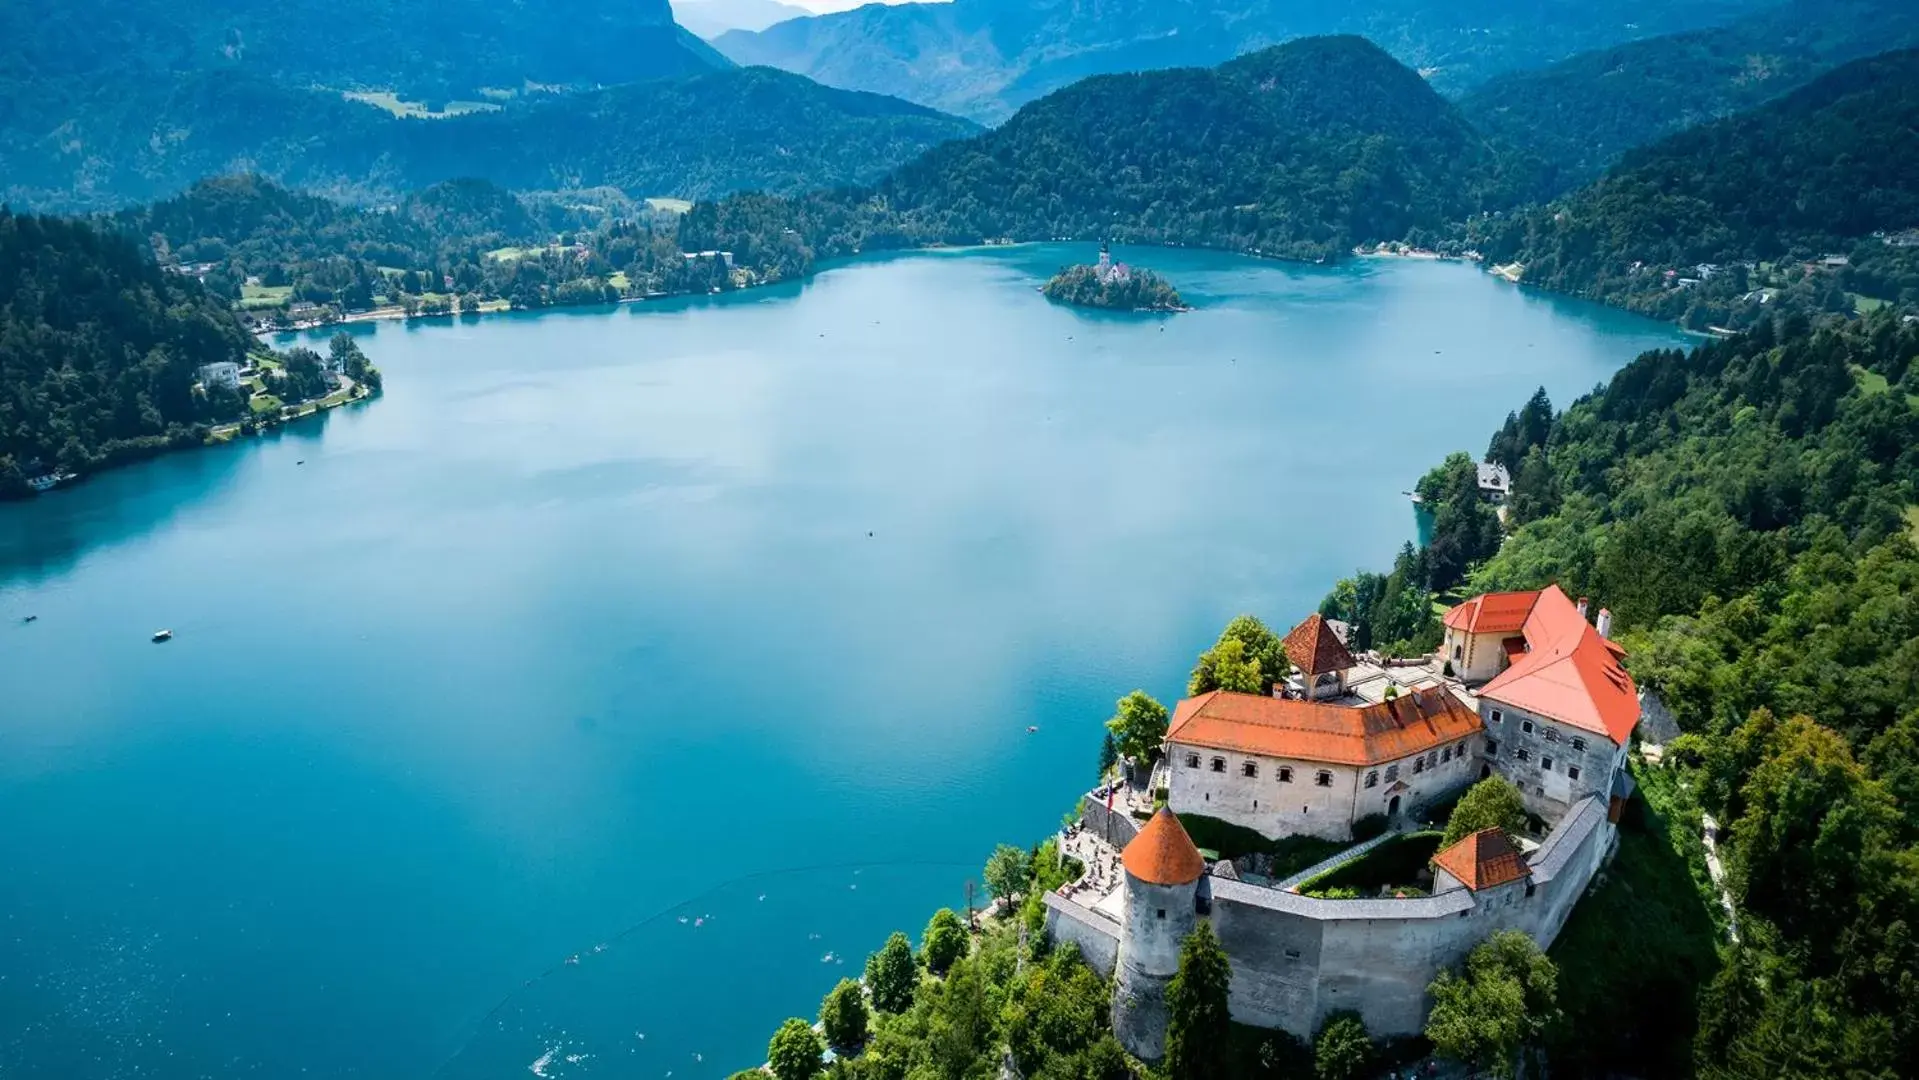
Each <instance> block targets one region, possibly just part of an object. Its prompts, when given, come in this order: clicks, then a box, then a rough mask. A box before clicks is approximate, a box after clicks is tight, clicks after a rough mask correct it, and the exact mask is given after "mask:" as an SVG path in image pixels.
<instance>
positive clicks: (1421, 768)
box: [1413, 757, 1426, 774]
mask: <svg viewBox="0 0 1919 1080" xmlns="http://www.w3.org/2000/svg"><path fill="white" fill-rule="evenodd" d="M1425 771H1426V759H1425V758H1423V757H1422V758H1414V759H1413V772H1414V773H1416V774H1417V773H1423V772H1425Z"/></svg>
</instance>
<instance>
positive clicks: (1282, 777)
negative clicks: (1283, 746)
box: [1279, 765, 1293, 784]
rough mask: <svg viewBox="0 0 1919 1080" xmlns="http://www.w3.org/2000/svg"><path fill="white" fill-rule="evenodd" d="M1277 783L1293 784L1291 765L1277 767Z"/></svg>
mask: <svg viewBox="0 0 1919 1080" xmlns="http://www.w3.org/2000/svg"><path fill="white" fill-rule="evenodd" d="M1279 782H1280V783H1282V784H1290V783H1292V782H1293V767H1292V766H1291V765H1281V766H1280V767H1279Z"/></svg>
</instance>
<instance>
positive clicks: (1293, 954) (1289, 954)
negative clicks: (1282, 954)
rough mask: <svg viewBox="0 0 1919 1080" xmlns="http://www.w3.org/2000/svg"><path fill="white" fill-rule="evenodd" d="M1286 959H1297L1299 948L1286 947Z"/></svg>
mask: <svg viewBox="0 0 1919 1080" xmlns="http://www.w3.org/2000/svg"><path fill="white" fill-rule="evenodd" d="M1286 959H1288V960H1297V959H1299V950H1298V949H1287V950H1286Z"/></svg>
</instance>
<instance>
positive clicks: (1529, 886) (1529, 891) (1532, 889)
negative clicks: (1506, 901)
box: [1526, 881, 1539, 896]
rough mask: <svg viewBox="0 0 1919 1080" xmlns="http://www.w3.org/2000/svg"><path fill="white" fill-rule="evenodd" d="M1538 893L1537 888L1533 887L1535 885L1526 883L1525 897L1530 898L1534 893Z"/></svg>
mask: <svg viewBox="0 0 1919 1080" xmlns="http://www.w3.org/2000/svg"><path fill="white" fill-rule="evenodd" d="M1538 891H1539V886H1537V885H1535V884H1533V883H1532V882H1530V881H1528V882H1527V883H1526V895H1527V896H1531V895H1532V894H1534V893H1536V892H1538Z"/></svg>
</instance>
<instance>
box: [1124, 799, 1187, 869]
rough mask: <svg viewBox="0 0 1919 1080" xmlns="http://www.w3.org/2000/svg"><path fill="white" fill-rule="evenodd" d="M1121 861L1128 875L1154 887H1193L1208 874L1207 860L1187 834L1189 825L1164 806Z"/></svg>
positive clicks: (1134, 838) (1131, 844)
mask: <svg viewBox="0 0 1919 1080" xmlns="http://www.w3.org/2000/svg"><path fill="white" fill-rule="evenodd" d="M1119 861H1120V862H1121V863H1122V864H1123V865H1125V867H1126V872H1127V873H1129V874H1131V875H1133V876H1134V877H1136V878H1138V879H1140V880H1141V881H1144V882H1148V883H1150V884H1153V885H1189V884H1191V883H1193V882H1195V881H1198V880H1199V876H1200V875H1201V874H1204V873H1205V872H1206V859H1205V858H1204V857H1203V856H1201V855H1200V853H1199V849H1198V848H1196V847H1194V846H1193V838H1192V837H1190V836H1188V835H1186V826H1184V825H1181V824H1180V823H1179V819H1178V818H1177V817H1174V816H1173V812H1172V811H1171V810H1168V809H1166V808H1165V807H1164V806H1162V807H1160V808H1159V813H1157V814H1154V815H1153V818H1152V820H1151V821H1148V822H1147V823H1146V827H1145V828H1143V829H1141V830H1140V831H1139V835H1138V836H1135V837H1133V839H1132V840H1131V841H1129V842H1128V843H1127V844H1126V850H1124V851H1122V852H1120V854H1119Z"/></svg>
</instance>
